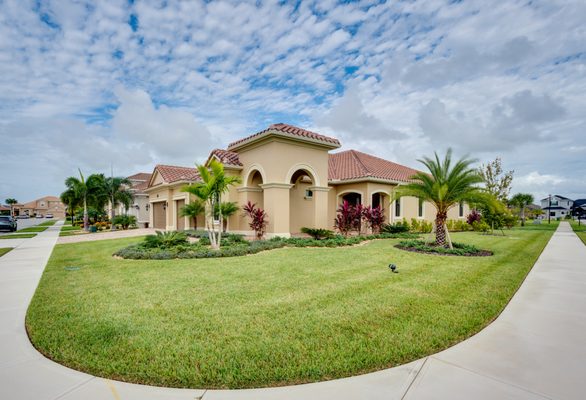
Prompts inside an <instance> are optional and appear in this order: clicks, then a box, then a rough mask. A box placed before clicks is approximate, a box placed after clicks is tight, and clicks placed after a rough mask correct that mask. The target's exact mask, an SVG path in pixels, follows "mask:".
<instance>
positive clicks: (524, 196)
mask: <svg viewBox="0 0 586 400" xmlns="http://www.w3.org/2000/svg"><path fill="white" fill-rule="evenodd" d="M534 200H535V199H534V198H533V195H531V194H529V193H517V194H516V195H514V196H513V197H511V200H509V203H510V204H513V205H515V206H517V207H519V208H520V209H521V226H525V207H527V206H528V205H529V204H531V203H533V201H534Z"/></svg>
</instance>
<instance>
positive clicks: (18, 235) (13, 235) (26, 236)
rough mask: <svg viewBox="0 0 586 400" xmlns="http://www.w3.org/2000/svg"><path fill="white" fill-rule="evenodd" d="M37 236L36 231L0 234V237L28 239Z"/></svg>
mask: <svg viewBox="0 0 586 400" xmlns="http://www.w3.org/2000/svg"><path fill="white" fill-rule="evenodd" d="M35 236H37V234H36V233H11V234H10V235H2V236H0V239H30V238H33V237H35Z"/></svg>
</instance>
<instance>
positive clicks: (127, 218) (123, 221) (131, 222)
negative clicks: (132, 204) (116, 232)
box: [112, 215, 136, 229]
mask: <svg viewBox="0 0 586 400" xmlns="http://www.w3.org/2000/svg"><path fill="white" fill-rule="evenodd" d="M112 224H114V225H118V226H120V227H122V229H128V227H130V226H136V217H135V216H134V215H116V216H115V217H114V218H113V219H112Z"/></svg>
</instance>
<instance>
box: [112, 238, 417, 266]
mask: <svg viewBox="0 0 586 400" xmlns="http://www.w3.org/2000/svg"><path fill="white" fill-rule="evenodd" d="M191 236H196V235H193V234H192V235H191ZM197 236H199V235H197ZM417 237H418V236H417V235H413V234H410V233H398V234H388V233H382V234H378V235H365V236H352V237H343V236H335V237H333V238H331V239H323V240H316V239H312V238H278V237H277V238H273V239H270V240H257V241H247V240H244V239H243V238H242V236H240V235H226V236H225V237H224V239H222V247H221V248H220V249H219V250H212V249H211V248H210V247H209V240H208V239H207V237H205V236H200V240H199V242H197V243H185V242H181V243H174V244H172V245H160V246H154V245H149V244H148V243H147V242H148V240H145V242H143V243H139V244H135V245H131V246H128V247H125V248H123V249H121V250H118V251H117V252H116V253H114V256H116V257H121V258H126V259H133V260H169V259H174V258H215V257H236V256H244V255H247V254H255V253H258V252H261V251H265V250H273V249H278V248H281V247H342V246H353V245H357V244H359V243H361V242H364V241H366V240H373V239H397V238H400V239H409V238H417Z"/></svg>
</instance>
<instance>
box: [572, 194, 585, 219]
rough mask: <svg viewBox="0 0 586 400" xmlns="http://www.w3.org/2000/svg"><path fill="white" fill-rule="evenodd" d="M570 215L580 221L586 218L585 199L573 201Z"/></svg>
mask: <svg viewBox="0 0 586 400" xmlns="http://www.w3.org/2000/svg"><path fill="white" fill-rule="evenodd" d="M572 215H573V216H575V217H579V218H580V219H585V218H586V199H578V200H574V205H573V206H572Z"/></svg>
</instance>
